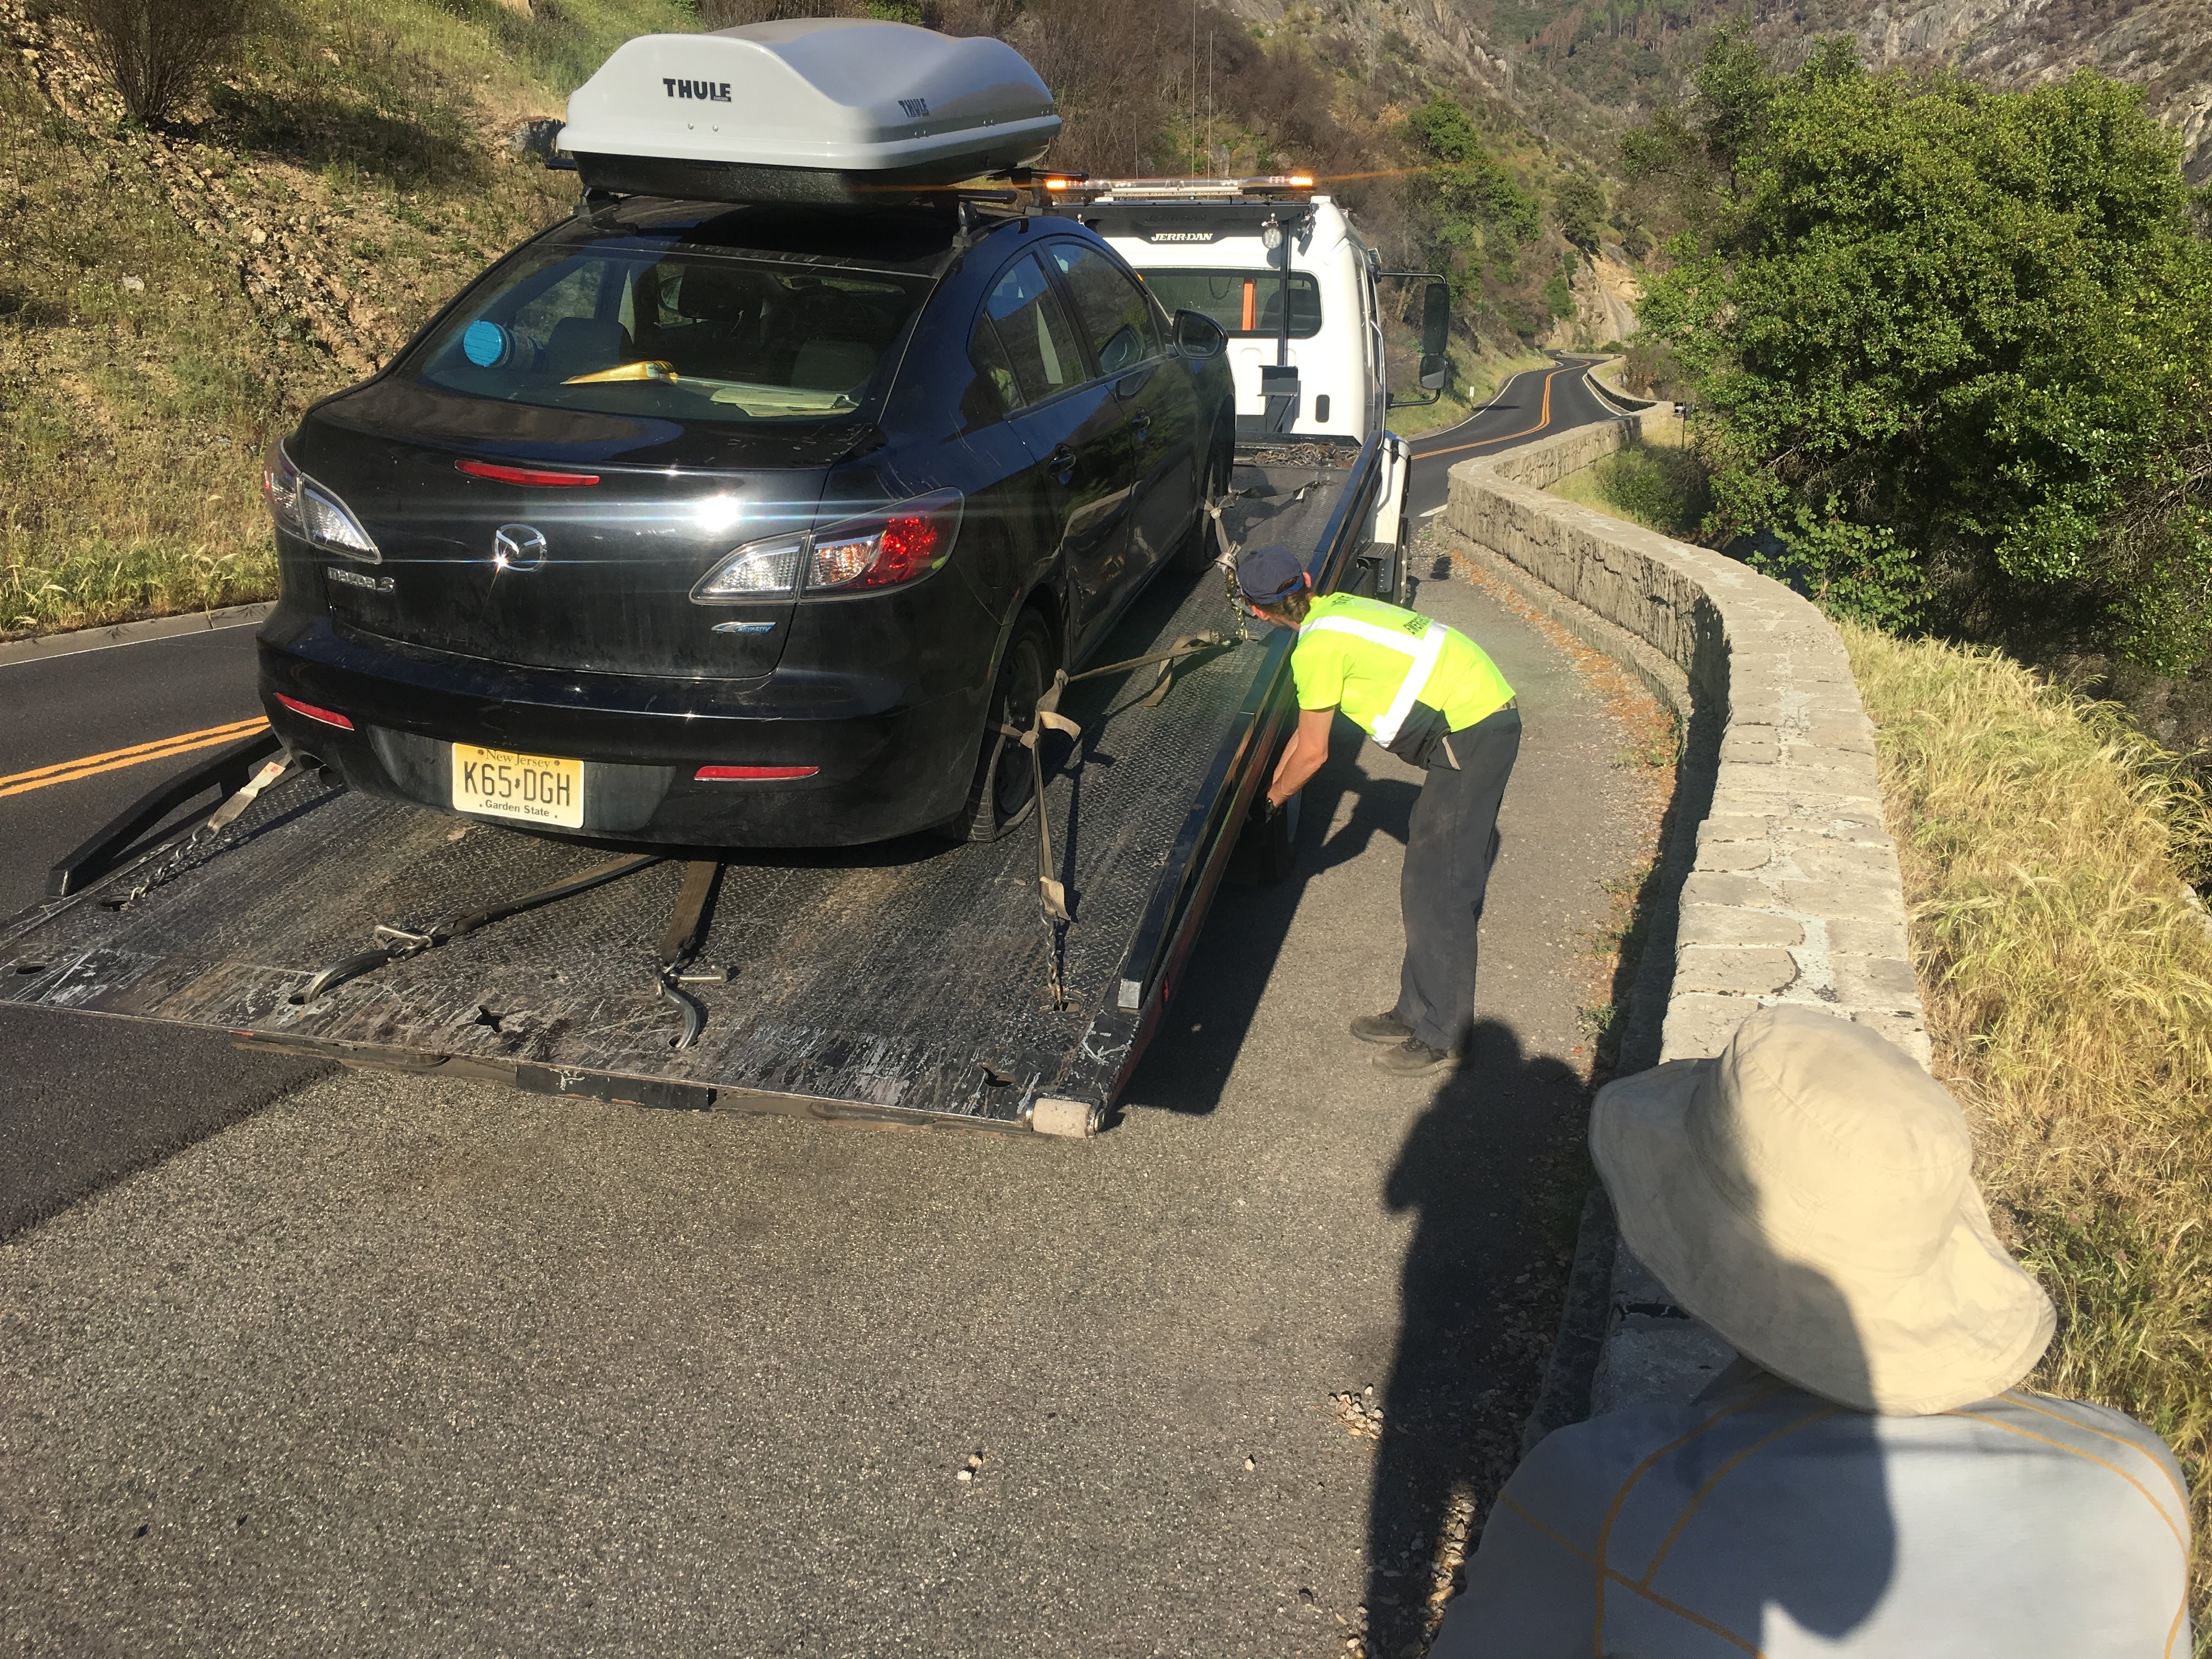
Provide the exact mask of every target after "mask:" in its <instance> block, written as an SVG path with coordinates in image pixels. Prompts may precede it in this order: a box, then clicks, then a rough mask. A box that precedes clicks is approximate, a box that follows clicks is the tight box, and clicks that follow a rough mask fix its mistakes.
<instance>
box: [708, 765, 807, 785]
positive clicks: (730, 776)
mask: <svg viewBox="0 0 2212 1659" xmlns="http://www.w3.org/2000/svg"><path fill="white" fill-rule="evenodd" d="M820 770H821V768H820V767H818V766H702V767H701V768H700V769H698V770H697V771H696V772H694V773H693V774H692V775H691V777H692V781H694V782H696V783H763V782H770V781H775V780H777V779H781V778H811V777H812V776H813V775H815V774H816V773H817V772H819V771H820Z"/></svg>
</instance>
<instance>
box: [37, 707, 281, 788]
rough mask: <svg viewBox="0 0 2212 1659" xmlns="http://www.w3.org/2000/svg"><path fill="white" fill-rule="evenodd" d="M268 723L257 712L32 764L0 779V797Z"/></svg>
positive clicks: (185, 750)
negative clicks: (223, 723)
mask: <svg viewBox="0 0 2212 1659" xmlns="http://www.w3.org/2000/svg"><path fill="white" fill-rule="evenodd" d="M268 724H269V722H268V721H267V720H264V719H262V718H261V716H260V715H258V714H256V715H255V716H254V717H253V718H252V720H233V721H232V722H231V723H230V724H229V725H228V726H209V727H207V728H206V729H205V730H204V731H199V732H179V733H178V734H177V735H176V736H175V737H173V738H155V740H154V741H153V742H151V743H139V744H132V745H131V747H130V748H128V749H111V750H108V751H107V752H106V754H104V755H86V756H84V757H82V758H80V759H77V760H70V761H56V762H55V763H53V764H52V766H34V767H33V768H32V769H30V770H29V771H27V772H14V773H10V774H9V775H8V776H6V777H4V778H0V800H4V799H7V798H8V797H9V795H27V794H28V793H30V792H31V791H32V790H33V789H44V788H46V787H48V786H49V785H52V784H57V783H75V782H76V781H77V780H78V779H79V778H90V777H97V776H98V775H100V773H102V772H115V771H120V770H121V769H123V768H124V767H126V766H142V765H143V764H144V763H146V762H148V761H157V760H167V759H168V758H169V757H170V756H172V755H189V754H191V752H192V750H195V749H212V748H214V747H215V746H216V744H219V743H232V742H235V741H236V740H237V739H238V738H250V737H252V735H253V734H254V733H255V732H259V731H262V730H264V729H265V728H266V727H267V726H268Z"/></svg>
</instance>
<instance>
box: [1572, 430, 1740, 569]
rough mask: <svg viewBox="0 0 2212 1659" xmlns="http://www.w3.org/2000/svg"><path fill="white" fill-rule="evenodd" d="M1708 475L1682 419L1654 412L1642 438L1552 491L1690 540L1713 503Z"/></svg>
mask: <svg viewBox="0 0 2212 1659" xmlns="http://www.w3.org/2000/svg"><path fill="white" fill-rule="evenodd" d="M1710 476H1711V475H1710V472H1709V471H1708V469H1707V467H1706V465H1705V462H1704V461H1703V460H1702V459H1699V455H1698V453H1697V451H1696V450H1695V449H1694V448H1693V447H1692V446H1691V443H1690V439H1689V434H1688V432H1687V430H1686V428H1685V427H1684V425H1683V423H1682V420H1681V417H1680V416H1676V415H1672V414H1668V415H1662V414H1659V413H1658V412H1656V410H1655V411H1654V412H1653V413H1651V414H1649V415H1646V416H1644V436H1643V438H1642V439H1641V440H1640V441H1637V442H1633V443H1631V444H1630V445H1629V446H1628V447H1626V448H1625V449H1620V450H1617V451H1615V452H1614V453H1613V454H1610V455H1607V456H1603V457H1601V459H1599V460H1598V461H1597V462H1596V463H1595V464H1594V465H1589V466H1586V467H1583V469H1582V470H1581V471H1577V472H1570V473H1568V474H1567V476H1566V477H1564V478H1561V479H1559V481H1558V482H1557V483H1553V485H1552V486H1551V489H1550V493H1551V494H1553V495H1559V496H1564V497H1565V499H1566V500H1568V501H1573V502H1575V503H1577V505H1578V506H1582V507H1595V508H1596V509H1597V510H1598V511H1599V512H1601V513H1611V514H1612V515H1613V517H1614V518H1616V519H1626V520H1628V521H1629V522H1630V523H1631V524H1640V525H1642V526H1644V527H1645V528H1646V529H1647V530H1656V531H1658V532H1661V533H1662V535H1668V536H1675V537H1680V538H1682V539H1684V540H1688V539H1689V538H1692V537H1693V536H1695V535H1696V534H1697V533H1698V526H1699V521H1700V520H1703V519H1704V518H1705V513H1706V512H1707V511H1708V510H1709V508H1710V507H1711V504H1712V500H1711V492H1710V490H1709V488H1708V481H1709V478H1710Z"/></svg>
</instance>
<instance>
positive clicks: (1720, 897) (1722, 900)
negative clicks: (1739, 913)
mask: <svg viewBox="0 0 2212 1659" xmlns="http://www.w3.org/2000/svg"><path fill="white" fill-rule="evenodd" d="M1682 902H1683V903H1684V904H1686V905H1689V904H1736V905H1743V906H1746V907H1748V908H1768V907H1771V906H1772V905H1773V903H1774V895H1773V894H1772V893H1771V892H1770V891H1769V890H1767V887H1766V885H1765V883H1763V882H1758V881H1754V880H1753V879H1752V878H1750V877H1749V876H1735V875H1728V874H1725V873H1723V872H1720V871H1717V870H1699V871H1693V872H1692V873H1691V875H1690V878H1689V879H1688V880H1686V881H1685V882H1684V883H1683V884H1682Z"/></svg>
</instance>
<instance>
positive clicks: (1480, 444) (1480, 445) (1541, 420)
mask: <svg viewBox="0 0 2212 1659" xmlns="http://www.w3.org/2000/svg"><path fill="white" fill-rule="evenodd" d="M1565 373H1566V370H1565V369H1563V368H1555V369H1553V371H1552V372H1551V373H1550V374H1547V375H1546V376H1544V407H1543V409H1542V410H1541V412H1540V413H1539V414H1538V416H1537V417H1536V424H1535V425H1534V426H1529V427H1523V428H1521V430H1520V431H1518V432H1509V433H1507V434H1505V435H1504V437H1501V438H1477V439H1476V440H1475V441H1474V442H1473V443H1467V444H1453V445H1451V446H1449V447H1447V448H1443V449H1419V450H1415V451H1414V452H1413V459H1415V460H1417V461H1425V460H1427V459H1430V458H1431V456H1436V455H1456V454H1458V453H1460V452H1461V451H1462V450H1463V449H1485V448H1487V447H1489V446H1490V445H1492V444H1510V443H1511V442H1512V441H1514V440H1515V439H1516V438H1525V437H1527V436H1528V435H1529V434H1530V433H1532V432H1541V431H1542V430H1543V429H1544V428H1546V427H1547V426H1549V425H1551V423H1552V382H1553V380H1557V379H1558V378H1559V376H1560V375H1562V374H1565Z"/></svg>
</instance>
